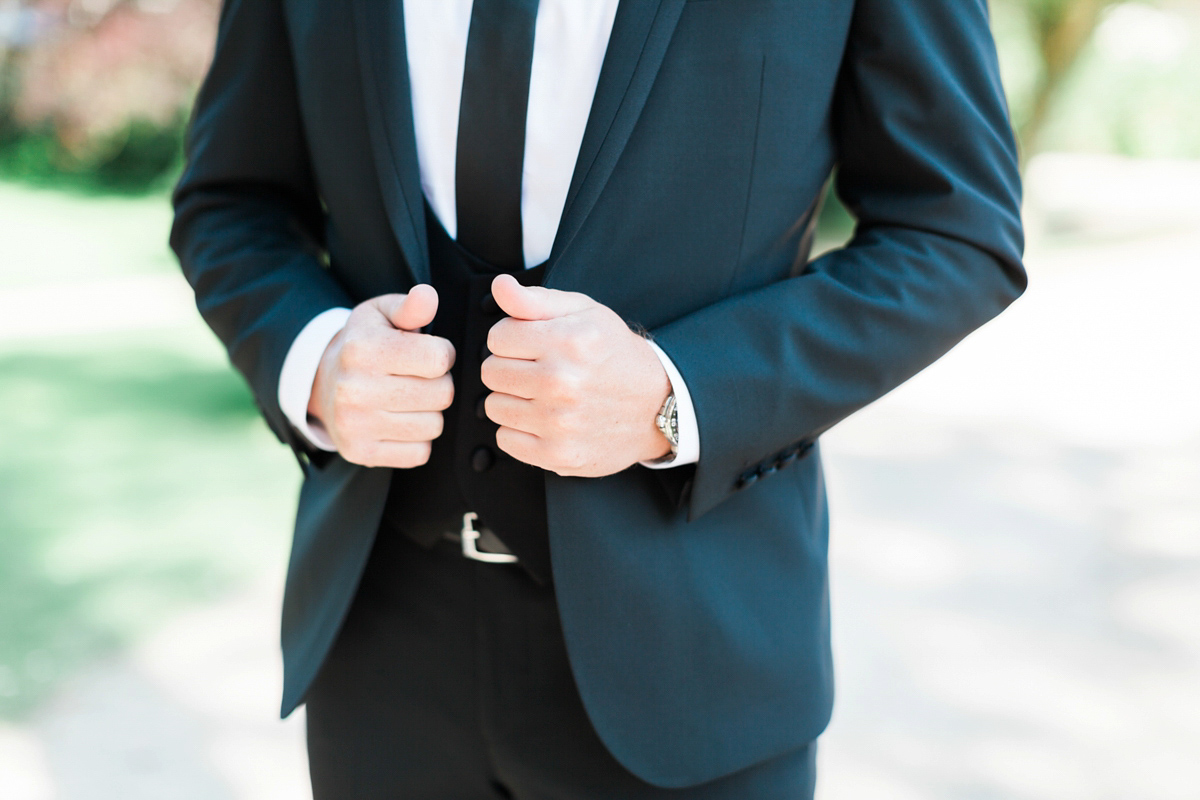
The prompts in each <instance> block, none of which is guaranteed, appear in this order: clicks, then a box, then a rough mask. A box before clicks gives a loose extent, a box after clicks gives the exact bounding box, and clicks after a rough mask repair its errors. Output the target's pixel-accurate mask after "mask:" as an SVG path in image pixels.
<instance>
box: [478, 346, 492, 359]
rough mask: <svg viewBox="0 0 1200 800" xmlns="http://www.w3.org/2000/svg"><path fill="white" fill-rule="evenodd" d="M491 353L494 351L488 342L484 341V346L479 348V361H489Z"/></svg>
mask: <svg viewBox="0 0 1200 800" xmlns="http://www.w3.org/2000/svg"><path fill="white" fill-rule="evenodd" d="M491 354H492V351H491V350H488V346H487V342H484V343H483V347H481V348H479V363H481V364H482V363H483V362H484V361H487V358H488V356H490V355H491Z"/></svg>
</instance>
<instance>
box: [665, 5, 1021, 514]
mask: <svg viewBox="0 0 1200 800" xmlns="http://www.w3.org/2000/svg"><path fill="white" fill-rule="evenodd" d="M831 115H832V118H831V124H832V125H833V129H834V136H835V142H836V147H837V160H838V173H837V175H838V177H837V181H836V188H837V191H838V193H839V195H840V196H841V198H842V199H843V200H844V201H845V203H846V204H847V206H848V207H849V208H850V209H851V211H853V212H854V214H855V216H856V217H857V219H858V227H857V229H856V232H855V236H854V238H853V240H852V242H851V243H850V244H849V246H847V247H846V248H844V249H842V250H839V251H835V252H833V253H831V254H828V255H826V256H824V257H823V258H820V259H818V260H816V261H814V262H812V263H810V264H809V265H808V266H807V267H806V268H805V269H804V270H803V271H802V272H801V273H800V274H799V275H796V276H793V277H791V278H789V279H786V280H783V281H781V282H779V283H775V284H772V285H770V286H767V287H764V288H761V289H758V290H756V291H752V292H749V293H746V294H741V295H736V296H733V297H730V298H727V299H725V300H724V301H721V302H719V303H717V304H715V305H712V306H709V307H707V308H704V309H701V310H699V311H697V312H695V313H692V314H690V315H688V316H686V317H683V318H681V319H679V320H676V321H674V322H673V323H670V324H668V325H666V326H664V327H662V328H661V329H659V330H656V331H654V332H653V334H654V338H655V340H656V341H657V342H658V344H659V345H660V346H661V347H662V348H663V350H665V351H666V353H667V354H668V355H669V356H670V357H671V359H672V360H673V361H674V362H675V364H676V366H677V367H678V368H679V371H680V372H681V373H682V375H683V378H684V380H685V381H686V382H687V385H688V387H689V389H690V390H691V393H692V398H693V402H694V404H695V409H696V415H697V419H698V422H699V428H700V440H701V441H702V442H703V443H704V453H703V455H702V456H701V459H700V462H699V463H698V465H697V469H696V474H695V476H694V480H693V484H692V490H691V497H690V500H689V504H690V506H689V513H690V516H691V517H692V518H695V517H696V516H699V515H701V514H703V513H705V512H706V511H708V510H710V509H711V508H713V507H714V506H716V505H717V504H718V503H720V502H721V501H722V500H724V499H725V498H727V497H729V496H730V495H731V494H732V493H734V492H736V491H739V490H742V489H744V488H747V487H749V486H750V485H752V484H755V483H757V482H758V481H759V480H763V479H767V478H769V477H770V476H771V474H772V473H774V472H776V471H777V470H778V469H779V467H780V466H781V465H783V464H786V463H788V462H789V460H790V459H794V458H795V457H796V455H797V453H801V454H802V453H803V452H804V451H805V448H806V447H807V446H808V445H809V443H811V442H812V441H813V440H815V438H816V437H817V436H818V435H820V434H821V433H822V432H823V431H825V430H826V429H828V428H829V427H831V426H832V425H834V424H835V423H837V422H838V421H839V420H841V419H843V418H845V417H846V416H847V415H849V414H850V413H852V412H854V411H855V410H857V409H859V408H861V407H863V406H864V405H866V404H868V403H870V402H872V401H873V400H875V399H877V398H879V397H880V396H882V395H883V394H885V393H886V392H888V391H890V390H891V389H893V388H895V387H896V386H897V385H899V384H900V383H902V382H903V381H905V380H907V379H908V378H909V377H911V376H912V375H914V374H915V373H916V372H918V371H919V370H921V369H923V368H924V367H926V366H928V365H929V364H930V363H932V362H933V361H934V360H936V359H937V358H939V357H940V356H941V355H942V354H943V353H945V352H946V351H947V350H949V349H950V348H951V347H952V346H953V345H954V344H955V343H957V342H958V341H959V340H960V339H961V338H962V337H964V336H965V335H966V334H968V333H969V332H970V331H972V330H973V329H975V328H976V327H978V326H979V325H982V324H983V323H984V322H986V321H987V320H989V319H990V318H992V317H993V316H995V315H996V314H998V313H999V312H1000V311H1001V310H1002V309H1003V308H1004V307H1005V306H1007V305H1008V304H1009V303H1010V302H1012V301H1013V300H1014V299H1015V298H1016V297H1017V296H1019V295H1020V293H1021V292H1022V291H1023V290H1024V288H1025V273H1024V270H1023V268H1022V265H1021V254H1022V248H1023V241H1022V232H1021V223H1020V180H1019V176H1018V172H1017V159H1016V148H1015V145H1014V143H1013V139H1012V135H1011V128H1010V125H1009V121H1008V115H1007V108H1006V106H1005V100H1004V95H1003V91H1002V88H1001V85H1000V79H999V69H998V65H997V61H996V55H995V47H994V44H993V41H992V38H991V34H990V31H989V26H988V15H987V7H986V4H985V0H922V2H912V0H859V1H858V3H857V4H856V10H855V12H854V18H853V21H852V24H851V32H850V37H849V40H848V45H847V49H846V52H845V55H844V61H843V65H842V69H841V74H840V78H839V83H838V88H837V90H836V93H835V98H834V102H833V107H832V110H831ZM789 457H790V458H789Z"/></svg>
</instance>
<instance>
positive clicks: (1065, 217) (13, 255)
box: [0, 0, 1200, 800]
mask: <svg viewBox="0 0 1200 800" xmlns="http://www.w3.org/2000/svg"><path fill="white" fill-rule="evenodd" d="M217 11H218V3H217V2H216V0H0V798H4V800H49V799H50V798H56V799H61V800H98V799H100V798H104V799H105V800H107V799H108V798H121V799H122V800H141V799H142V798H147V799H149V798H155V799H156V800H157V799H159V798H180V799H182V800H190V799H191V798H196V800H218V799H219V800H233V799H235V798H236V799H237V800H251V799H253V800H265V799H266V798H279V800H284V799H286V800H299V799H302V798H304V797H306V793H307V786H306V784H307V781H306V774H305V763H304V752H303V717H302V713H301V714H298V715H296V716H294V717H293V718H292V719H290V720H288V721H287V722H284V723H280V722H279V721H278V720H277V719H276V718H275V711H276V708H277V700H278V690H279V684H280V667H279V663H278V654H277V644H276V643H277V613H278V605H279V599H280V597H279V595H280V591H281V588H282V576H283V570H284V567H285V564H286V557H287V548H288V543H289V536H290V529H289V528H290V523H291V519H292V508H293V503H294V499H295V494H296V489H297V486H298V482H299V477H300V476H299V471H298V469H297V468H296V466H295V464H294V462H293V460H292V458H291V455H290V453H289V452H288V451H287V450H286V449H285V448H283V447H282V446H280V445H277V444H276V442H275V441H274V439H273V438H272V437H271V436H270V434H269V433H268V432H267V430H266V428H265V426H264V425H262V423H261V422H260V421H259V420H258V418H257V415H256V412H255V409H254V406H253V403H252V401H251V399H250V396H249V394H248V392H247V390H246V388H245V387H244V386H243V384H242V383H241V381H240V379H239V378H238V377H236V376H235V375H234V374H233V372H232V371H231V370H230V368H229V366H228V364H227V361H226V359H225V356H224V353H223V351H222V350H221V348H220V347H219V346H218V345H217V343H216V341H215V339H214V337H213V336H212V335H211V334H210V333H209V331H208V330H207V329H206V328H205V327H204V326H203V324H202V323H201V322H200V320H199V318H198V316H197V314H196V312H195V309H194V306H193V304H192V300H191V295H190V291H189V289H188V288H187V286H186V284H185V283H184V282H183V280H182V278H181V277H180V276H179V275H178V271H177V268H176V266H175V264H174V260H173V258H172V256H171V255H170V253H169V251H168V250H167V247H166V243H165V240H166V235H167V229H168V226H169V224H170V216H171V215H170V208H169V203H168V194H167V193H168V191H169V187H170V185H171V183H172V181H173V179H174V177H175V175H176V174H177V171H178V169H179V166H180V143H181V140H182V132H183V128H184V125H185V122H186V115H187V109H188V106H189V103H190V100H191V98H192V96H193V94H194V92H195V89H196V85H197V83H198V81H199V80H200V79H201V77H202V76H203V73H204V70H205V67H206V64H207V60H208V58H209V55H210V50H211V46H212V41H213V37H214V29H215V24H216V15H217ZM992 13H993V21H994V28H995V32H996V36H997V40H998V42H999V46H1000V51H1001V60H1002V66H1003V70H1004V77H1005V80H1006V83H1007V89H1008V92H1009V98H1010V104H1011V107H1012V112H1013V117H1014V123H1015V125H1016V128H1017V131H1018V133H1019V137H1020V140H1021V144H1022V153H1023V157H1024V169H1025V176H1026V187H1027V202H1026V224H1027V226H1028V232H1029V248H1028V267H1029V271H1030V274H1031V279H1032V283H1031V287H1030V289H1029V292H1028V293H1027V294H1026V296H1025V297H1024V298H1022V299H1021V300H1020V301H1019V302H1018V303H1017V304H1016V305H1015V306H1014V307H1013V308H1012V309H1011V310H1010V311H1009V312H1007V313H1006V314H1005V315H1003V316H1002V317H1001V318H1000V319H998V320H997V321H996V322H994V323H992V324H990V325H989V326H987V327H986V328H984V329H983V330H982V331H980V332H978V333H977V334H975V335H973V336H972V337H970V338H969V339H968V340H967V341H966V342H965V343H964V344H963V345H961V346H960V347H959V348H958V349H957V350H955V351H954V352H953V353H951V355H950V356H948V357H947V358H945V359H944V360H943V361H941V362H939V363H938V364H936V365H934V366H933V367H932V368H930V369H929V370H927V371H926V372H924V373H922V374H921V375H919V376H918V377H917V378H915V379H914V380H912V381H910V382H909V383H908V384H906V385H905V386H903V387H901V388H900V389H899V390H897V391H896V392H893V393H892V394H891V395H889V396H888V397H886V398H884V399H883V400H882V401H880V402H879V403H877V404H875V405H874V406H872V407H871V408H869V409H867V410H866V411H864V412H862V413H860V414H858V415H856V416H855V417H853V418H851V419H850V420H848V421H846V422H845V423H844V424H842V425H840V426H839V427H837V428H836V429H834V430H833V431H832V432H830V433H829V434H828V435H827V436H826V438H825V455H826V457H827V462H828V471H829V489H830V495H831V503H832V512H833V532H832V539H831V541H832V543H831V565H832V572H833V578H832V579H833V592H834V594H833V609H834V616H835V620H834V631H835V639H836V656H837V659H838V665H839V667H838V674H839V681H840V685H839V701H838V707H837V710H836V712H835V716H834V721H833V724H832V726H831V727H830V729H829V732H828V733H827V734H826V735H825V736H824V737H823V740H822V745H821V762H822V776H821V788H820V793H819V796H820V797H821V798H822V800H867V799H868V798H872V799H873V798H890V799H894V800H907V799H908V798H914V799H922V798H931V799H936V800H942V799H943V798H945V799H946V800H950V799H951V798H954V799H958V798H963V799H964V800H966V799H968V798H969V799H970V800H992V799H993V798H994V799H1000V798H1003V799H1005V800H1008V799H1009V798H1011V799H1013V800H1034V799H1036V800H1075V799H1076V798H1078V799H1079V800H1108V799H1110V798H1111V799H1113V800H1117V799H1124V798H1132V799H1136V800H1159V799H1160V798H1161V799H1162V800H1168V799H1170V800H1174V799H1175V798H1178V799H1179V800H1195V798H1198V797H1200V401H1198V399H1197V398H1198V397H1200V1H1198V0H1160V2H1114V1H1113V0H993V1H992ZM851 226H852V220H851V219H850V218H849V216H848V215H847V214H846V212H845V211H844V210H843V209H841V208H840V206H838V205H837V204H836V203H832V204H830V206H829V208H828V209H827V211H826V214H825V218H824V219H823V221H822V226H821V242H822V247H825V248H828V247H835V246H838V245H839V244H840V243H842V242H843V241H844V240H845V238H846V236H847V235H848V233H849V231H850V229H851Z"/></svg>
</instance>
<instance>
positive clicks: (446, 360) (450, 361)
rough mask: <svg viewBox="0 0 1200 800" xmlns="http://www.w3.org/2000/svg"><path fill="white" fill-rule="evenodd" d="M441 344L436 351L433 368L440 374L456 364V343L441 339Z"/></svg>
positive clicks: (443, 373)
mask: <svg viewBox="0 0 1200 800" xmlns="http://www.w3.org/2000/svg"><path fill="white" fill-rule="evenodd" d="M438 341H439V342H441V343H442V344H440V345H439V346H438V348H437V349H436V350H435V351H434V357H433V368H434V370H435V371H436V372H437V374H438V375H439V376H441V375H445V374H446V373H447V372H449V371H450V368H451V367H453V366H454V345H452V344H450V343H449V342H447V341H446V340H445V339H439V340H438Z"/></svg>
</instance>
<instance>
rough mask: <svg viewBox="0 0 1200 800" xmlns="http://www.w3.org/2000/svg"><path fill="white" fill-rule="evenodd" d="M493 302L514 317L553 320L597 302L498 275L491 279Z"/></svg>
mask: <svg viewBox="0 0 1200 800" xmlns="http://www.w3.org/2000/svg"><path fill="white" fill-rule="evenodd" d="M492 297H494V298H495V299H496V305H498V306H500V309H501V310H502V311H503V312H504V313H505V314H508V315H509V316H510V317H513V318H514V319H526V320H534V319H554V318H555V317H565V316H567V315H568V314H574V313H576V312H579V311H583V310H584V309H585V308H589V307H591V306H593V305H595V304H596V301H595V300H593V299H592V298H590V297H588V296H587V295H586V294H580V293H578V292H562V291H559V290H558V289H547V288H545V287H544V286H522V285H521V284H520V283H518V282H517V279H516V278H514V277H513V276H512V275H497V276H496V279H495V280H494V281H492Z"/></svg>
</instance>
